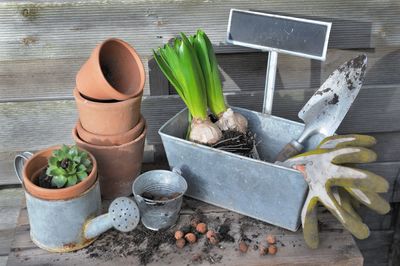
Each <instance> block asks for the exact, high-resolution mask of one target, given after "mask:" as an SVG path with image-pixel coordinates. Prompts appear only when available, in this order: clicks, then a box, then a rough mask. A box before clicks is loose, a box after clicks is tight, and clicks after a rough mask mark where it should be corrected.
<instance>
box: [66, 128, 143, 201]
mask: <svg viewBox="0 0 400 266" xmlns="http://www.w3.org/2000/svg"><path fill="white" fill-rule="evenodd" d="M146 131H147V126H146V125H145V128H144V130H143V132H142V134H141V135H140V136H139V137H138V138H136V139H135V140H133V141H131V142H129V143H126V144H123V145H119V146H99V145H93V144H88V143H86V142H84V141H82V139H81V138H79V136H78V132H77V129H76V127H75V128H74V129H73V130H72V137H73V138H74V141H75V142H76V144H77V145H78V147H81V148H83V149H85V150H88V151H89V152H91V153H92V154H93V155H94V157H95V158H96V160H97V163H98V172H99V181H100V189H101V194H102V196H103V198H105V199H114V198H116V197H120V196H129V195H130V194H132V184H133V181H134V180H135V178H136V177H137V176H138V175H139V174H140V170H141V167H142V161H143V151H144V141H145V137H146Z"/></svg>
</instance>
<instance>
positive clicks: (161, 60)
mask: <svg viewBox="0 0 400 266" xmlns="http://www.w3.org/2000/svg"><path fill="white" fill-rule="evenodd" d="M153 55H154V59H155V60H156V62H157V64H158V65H159V67H160V69H161V71H162V72H163V73H164V75H165V76H166V77H167V78H168V80H169V82H171V84H172V86H174V88H175V90H176V92H177V93H178V95H179V96H180V97H181V98H182V100H183V102H184V103H185V105H187V101H186V99H185V95H184V94H183V90H182V88H181V87H180V84H179V82H178V81H177V80H176V79H175V76H174V74H173V72H172V70H171V68H170V66H169V65H168V63H167V62H166V61H165V60H164V58H163V57H161V56H160V55H158V54H157V53H156V52H155V51H153Z"/></svg>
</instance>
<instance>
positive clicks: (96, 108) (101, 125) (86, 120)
mask: <svg viewBox="0 0 400 266" xmlns="http://www.w3.org/2000/svg"><path fill="white" fill-rule="evenodd" d="M74 98H75V102H76V105H77V107H78V111H79V119H80V121H81V123H82V127H83V128H84V129H85V130H86V131H89V132H90V133H93V134H98V135H117V134H122V133H126V132H128V131H129V130H131V129H132V128H134V127H135V126H136V124H137V123H138V122H139V118H140V105H141V101H142V94H140V95H138V96H137V97H135V98H131V99H128V100H125V101H120V102H119V101H117V102H95V101H91V100H88V99H86V98H84V97H83V96H82V95H81V94H80V93H79V91H78V90H77V89H74Z"/></svg>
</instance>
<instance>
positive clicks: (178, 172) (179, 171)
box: [172, 166, 182, 176]
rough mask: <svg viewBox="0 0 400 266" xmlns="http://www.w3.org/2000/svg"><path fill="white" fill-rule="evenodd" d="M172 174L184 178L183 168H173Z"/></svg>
mask: <svg viewBox="0 0 400 266" xmlns="http://www.w3.org/2000/svg"><path fill="white" fill-rule="evenodd" d="M172 172H174V173H176V174H178V175H180V176H182V170H181V168H179V167H176V166H175V167H173V168H172Z"/></svg>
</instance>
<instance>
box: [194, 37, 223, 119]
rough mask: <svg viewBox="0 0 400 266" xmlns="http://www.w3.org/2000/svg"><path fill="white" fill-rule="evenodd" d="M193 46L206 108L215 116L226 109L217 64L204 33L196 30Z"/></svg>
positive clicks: (209, 42) (212, 49)
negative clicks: (202, 84)
mask: <svg viewBox="0 0 400 266" xmlns="http://www.w3.org/2000/svg"><path fill="white" fill-rule="evenodd" d="M193 45H194V48H195V51H196V54H197V57H198V58H199V61H200V65H201V69H202V72H203V76H204V80H205V83H206V93H207V102H208V107H209V108H210V110H211V112H212V113H213V114H215V115H217V116H218V115H219V114H221V113H223V112H225V111H226V109H227V107H226V104H225V99H224V95H223V91H222V83H221V79H220V77H219V70H218V62H217V58H216V56H215V53H214V48H213V47H212V44H211V41H210V39H209V38H208V37H207V35H206V34H205V32H204V31H202V30H198V31H197V33H196V35H195V36H194V38H193Z"/></svg>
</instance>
